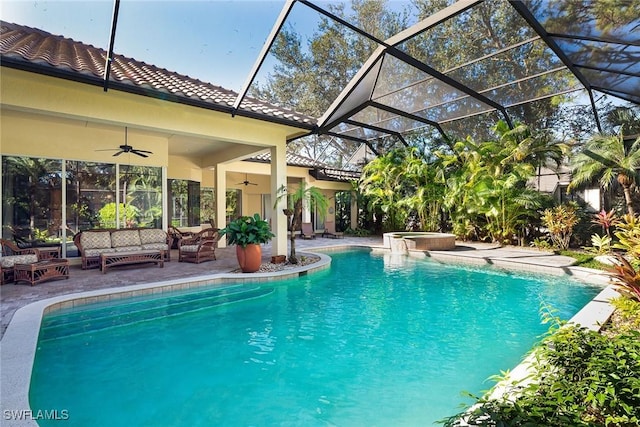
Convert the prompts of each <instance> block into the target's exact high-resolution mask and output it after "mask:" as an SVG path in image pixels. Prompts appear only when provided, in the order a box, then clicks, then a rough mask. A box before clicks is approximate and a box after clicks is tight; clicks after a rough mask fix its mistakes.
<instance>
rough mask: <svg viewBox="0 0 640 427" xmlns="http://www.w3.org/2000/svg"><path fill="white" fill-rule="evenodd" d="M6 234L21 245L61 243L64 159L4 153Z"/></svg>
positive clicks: (3, 213) (4, 229)
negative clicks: (13, 155)
mask: <svg viewBox="0 0 640 427" xmlns="http://www.w3.org/2000/svg"><path fill="white" fill-rule="evenodd" d="M2 172H3V173H2V177H3V178H2V237H3V238H5V239H8V240H14V241H15V242H16V243H17V244H18V245H19V246H21V247H28V246H38V245H46V244H48V245H51V244H55V243H60V238H61V236H62V229H63V227H62V208H63V207H62V161H61V160H53V159H41V158H32V157H8V156H4V157H2Z"/></svg>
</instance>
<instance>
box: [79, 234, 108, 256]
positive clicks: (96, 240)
mask: <svg viewBox="0 0 640 427" xmlns="http://www.w3.org/2000/svg"><path fill="white" fill-rule="evenodd" d="M80 244H81V245H82V250H83V251H85V252H86V251H87V250H91V249H104V248H110V247H111V233H110V232H108V231H83V232H82V234H80Z"/></svg>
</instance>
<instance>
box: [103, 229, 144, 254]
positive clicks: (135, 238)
mask: <svg viewBox="0 0 640 427" xmlns="http://www.w3.org/2000/svg"><path fill="white" fill-rule="evenodd" d="M140 245H142V243H141V242H140V233H139V232H138V230H115V231H112V232H111V247H113V248H121V247H124V246H127V247H130V246H140ZM139 249H140V248H138V250H139ZM129 250H131V249H129ZM133 250H135V249H133Z"/></svg>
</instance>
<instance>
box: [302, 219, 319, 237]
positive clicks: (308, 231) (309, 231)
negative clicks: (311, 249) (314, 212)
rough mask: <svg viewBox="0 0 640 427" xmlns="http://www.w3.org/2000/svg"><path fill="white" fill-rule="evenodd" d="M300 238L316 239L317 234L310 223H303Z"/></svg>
mask: <svg viewBox="0 0 640 427" xmlns="http://www.w3.org/2000/svg"><path fill="white" fill-rule="evenodd" d="M300 237H302V238H303V239H315V238H316V233H315V232H314V231H313V224H311V223H310V222H303V223H302V225H301V226H300Z"/></svg>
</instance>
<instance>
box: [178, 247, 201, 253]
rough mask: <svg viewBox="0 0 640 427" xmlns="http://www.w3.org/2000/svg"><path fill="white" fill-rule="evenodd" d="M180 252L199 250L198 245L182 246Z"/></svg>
mask: <svg viewBox="0 0 640 427" xmlns="http://www.w3.org/2000/svg"><path fill="white" fill-rule="evenodd" d="M180 252H193V253H195V252H198V245H185V246H180Z"/></svg>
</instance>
